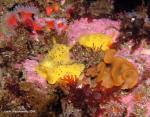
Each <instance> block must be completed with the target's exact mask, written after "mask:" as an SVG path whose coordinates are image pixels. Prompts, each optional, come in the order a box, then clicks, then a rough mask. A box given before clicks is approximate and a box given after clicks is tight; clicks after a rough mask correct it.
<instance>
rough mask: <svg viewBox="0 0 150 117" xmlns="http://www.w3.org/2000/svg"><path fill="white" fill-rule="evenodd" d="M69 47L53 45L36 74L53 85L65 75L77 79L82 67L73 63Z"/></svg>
mask: <svg viewBox="0 0 150 117" xmlns="http://www.w3.org/2000/svg"><path fill="white" fill-rule="evenodd" d="M69 49H70V48H69V47H68V46H66V45H63V44H55V45H54V47H53V48H52V49H51V50H50V51H49V53H48V55H47V56H46V57H45V59H44V60H43V61H42V62H41V63H40V64H39V65H38V67H37V68H36V71H37V73H39V75H41V76H42V77H44V78H45V79H46V80H47V81H48V83H50V84H55V83H56V82H59V81H60V80H61V78H63V77H65V76H67V75H73V76H76V77H79V76H80V75H81V73H82V71H83V70H84V65H83V64H79V63H73V61H72V60H71V59H70V55H69Z"/></svg>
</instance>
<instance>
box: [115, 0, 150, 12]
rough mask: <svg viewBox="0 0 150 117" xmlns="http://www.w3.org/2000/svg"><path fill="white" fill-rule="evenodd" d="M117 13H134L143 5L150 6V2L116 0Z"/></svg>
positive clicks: (142, 0) (144, 0) (145, 0)
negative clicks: (133, 11)
mask: <svg viewBox="0 0 150 117" xmlns="http://www.w3.org/2000/svg"><path fill="white" fill-rule="evenodd" d="M114 1H115V2H114V6H115V11H123V10H124V11H132V10H134V9H136V8H137V6H140V5H142V4H143V3H144V4H145V5H146V6H150V0H114Z"/></svg>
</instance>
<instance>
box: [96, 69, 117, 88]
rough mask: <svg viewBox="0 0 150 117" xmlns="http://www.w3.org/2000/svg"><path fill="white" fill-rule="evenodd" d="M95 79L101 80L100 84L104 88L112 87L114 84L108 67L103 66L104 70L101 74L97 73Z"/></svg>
mask: <svg viewBox="0 0 150 117" xmlns="http://www.w3.org/2000/svg"><path fill="white" fill-rule="evenodd" d="M96 80H97V82H101V86H103V87H105V88H112V87H113V86H114V83H113V80H112V78H111V74H110V69H109V68H105V71H104V72H103V73H102V74H99V75H98V76H97V79H96Z"/></svg>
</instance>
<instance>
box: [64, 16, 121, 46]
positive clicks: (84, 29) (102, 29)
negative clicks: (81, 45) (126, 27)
mask: <svg viewBox="0 0 150 117" xmlns="http://www.w3.org/2000/svg"><path fill="white" fill-rule="evenodd" d="M120 24H121V22H120V21H113V20H110V19H105V18H102V19H93V20H92V22H88V19H87V18H81V19H80V20H76V21H75V22H74V23H73V24H71V25H70V26H69V29H68V34H67V35H68V38H69V44H71V45H73V44H75V43H76V42H77V41H78V39H79V37H80V36H81V35H85V34H96V33H103V34H106V35H110V36H112V40H113V42H115V41H116V38H117V37H118V36H119V34H120V33H119V29H120Z"/></svg>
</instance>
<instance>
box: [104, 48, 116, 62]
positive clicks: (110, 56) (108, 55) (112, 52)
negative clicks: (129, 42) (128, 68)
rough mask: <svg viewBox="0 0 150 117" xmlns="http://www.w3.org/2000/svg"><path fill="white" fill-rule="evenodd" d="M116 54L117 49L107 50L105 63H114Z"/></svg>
mask: <svg viewBox="0 0 150 117" xmlns="http://www.w3.org/2000/svg"><path fill="white" fill-rule="evenodd" d="M115 53H116V50H115V49H110V50H107V51H106V53H105V56H104V62H105V63H107V64H110V63H112V61H113V57H114V55H115Z"/></svg>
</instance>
